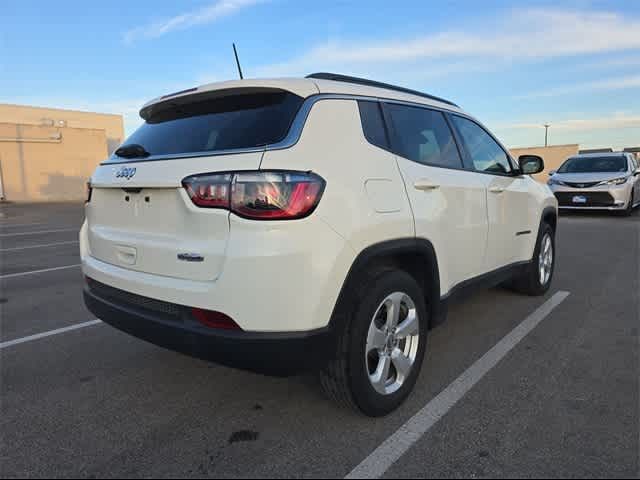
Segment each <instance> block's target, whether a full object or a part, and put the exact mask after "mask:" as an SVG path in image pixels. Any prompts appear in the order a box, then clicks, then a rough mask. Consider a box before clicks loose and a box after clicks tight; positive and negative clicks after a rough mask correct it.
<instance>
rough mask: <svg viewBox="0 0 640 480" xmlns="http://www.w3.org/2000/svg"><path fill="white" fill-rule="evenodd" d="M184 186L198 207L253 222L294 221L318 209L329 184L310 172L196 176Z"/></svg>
mask: <svg viewBox="0 0 640 480" xmlns="http://www.w3.org/2000/svg"><path fill="white" fill-rule="evenodd" d="M182 185H183V186H184V188H185V189H186V190H187V193H188V195H189V198H191V201H192V202H193V203H194V204H195V205H197V206H198V207H203V208H224V209H227V210H230V211H231V212H233V213H235V214H236V215H238V216H240V217H244V218H249V219H252V220H292V219H297V218H304V217H306V216H308V215H310V214H311V213H312V212H313V210H315V208H316V207H317V205H318V202H320V198H321V197H322V192H323V191H324V186H325V182H324V180H323V179H322V178H321V177H319V176H318V175H316V174H314V173H310V172H289V171H257V172H237V173H222V174H203V175H192V176H190V177H187V178H185V179H184V180H183V181H182Z"/></svg>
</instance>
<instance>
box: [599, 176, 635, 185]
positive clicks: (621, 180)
mask: <svg viewBox="0 0 640 480" xmlns="http://www.w3.org/2000/svg"><path fill="white" fill-rule="evenodd" d="M628 178H629V177H620V178H614V179H613V180H605V181H604V182H600V183H599V184H598V186H600V185H622V184H624V183H627V179H628Z"/></svg>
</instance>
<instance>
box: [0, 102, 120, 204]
mask: <svg viewBox="0 0 640 480" xmlns="http://www.w3.org/2000/svg"><path fill="white" fill-rule="evenodd" d="M123 140H124V127H123V121H122V117H121V116H119V115H103V114H99V113H88V112H76V111H69V110H54V109H48V108H39V107H22V106H17V105H2V104H0V179H1V181H2V192H1V193H2V197H3V198H4V199H5V200H8V201H15V202H39V201H64V200H82V199H84V197H85V184H86V182H87V179H88V178H89V177H90V176H91V174H92V173H93V171H94V170H95V168H96V166H97V165H98V164H99V163H100V162H101V161H103V160H104V159H106V158H107V157H108V156H109V154H110V153H111V152H112V151H113V150H114V149H115V148H116V147H117V146H118V145H119V144H121V143H122V141H123Z"/></svg>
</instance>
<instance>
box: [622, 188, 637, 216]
mask: <svg viewBox="0 0 640 480" xmlns="http://www.w3.org/2000/svg"><path fill="white" fill-rule="evenodd" d="M635 197H636V194H635V191H634V190H631V196H630V197H629V203H628V204H627V208H626V209H625V211H624V215H625V216H627V217H628V216H630V215H631V214H632V213H633V199H634V198H635Z"/></svg>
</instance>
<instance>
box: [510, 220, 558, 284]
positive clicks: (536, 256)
mask: <svg viewBox="0 0 640 480" xmlns="http://www.w3.org/2000/svg"><path fill="white" fill-rule="evenodd" d="M555 264H556V244H555V232H554V230H553V228H552V227H551V225H549V224H548V223H543V224H542V225H541V227H540V232H539V233H538V239H537V241H536V248H535V250H534V252H533V259H532V261H531V263H530V264H529V265H527V267H526V269H525V270H524V272H523V273H522V274H521V275H519V276H518V277H516V278H514V279H513V284H512V285H513V290H515V291H517V292H519V293H523V294H525V295H531V296H540V295H544V294H545V293H547V291H548V290H549V288H550V287H551V281H552V280H553V274H554V271H555V266H556V265H555Z"/></svg>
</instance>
